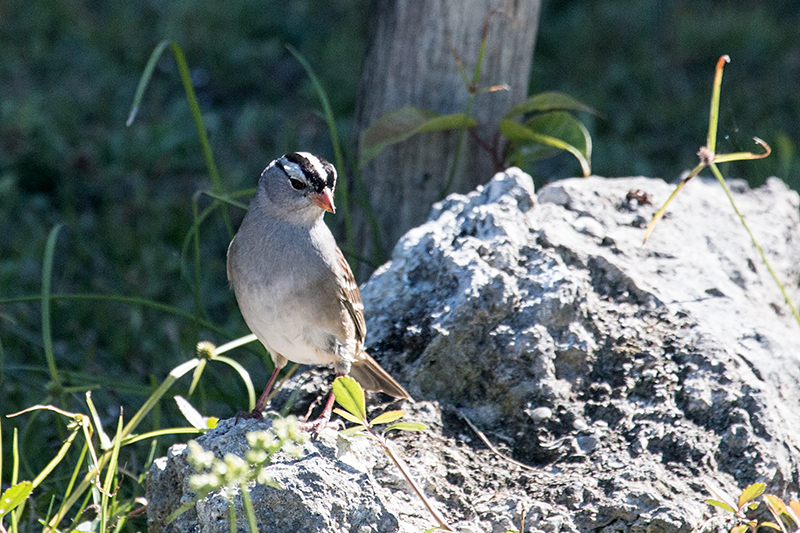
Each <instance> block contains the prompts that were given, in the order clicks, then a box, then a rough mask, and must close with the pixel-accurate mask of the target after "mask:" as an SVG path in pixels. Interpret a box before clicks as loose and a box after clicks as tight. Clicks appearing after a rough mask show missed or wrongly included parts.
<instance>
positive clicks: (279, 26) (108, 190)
mask: <svg viewBox="0 0 800 533" xmlns="http://www.w3.org/2000/svg"><path fill="white" fill-rule="evenodd" d="M544 4H545V5H544V10H543V12H542V24H541V27H540V31H539V40H538V44H537V50H536V55H535V62H534V69H533V77H532V84H531V87H530V93H535V92H542V91H549V90H559V91H562V92H565V93H567V94H569V95H571V96H573V97H575V98H577V99H579V100H581V101H583V102H585V103H586V104H588V105H591V106H592V107H594V108H595V109H597V110H598V111H599V112H600V113H602V114H604V115H605V117H606V119H598V118H595V117H591V116H584V117H582V118H583V119H585V121H586V122H587V124H588V125H589V129H590V131H591V133H592V136H593V141H594V161H593V170H594V172H595V173H597V174H600V175H610V176H615V175H631V174H645V175H655V176H662V177H665V178H667V179H670V178H674V177H677V176H678V175H679V174H680V173H681V172H682V171H683V170H686V169H691V168H693V167H694V166H695V165H696V163H697V159H696V155H695V153H696V151H697V148H698V139H702V138H703V136H704V134H705V128H706V120H707V107H708V87H709V86H710V82H711V79H712V76H713V66H714V64H715V63H716V60H717V58H718V57H719V56H720V55H722V54H723V53H727V54H730V56H731V59H732V62H731V64H730V65H728V66H727V67H726V73H725V80H724V87H723V93H722V94H723V97H722V102H721V109H720V129H719V143H718V150H719V151H720V152H732V151H742V150H751V149H753V146H752V140H751V136H752V135H757V136H759V137H762V138H763V139H765V140H766V141H767V142H768V143H769V144H770V145H771V146H772V148H773V150H774V153H773V155H772V156H771V157H769V158H767V159H765V160H761V161H751V162H747V163H746V164H741V166H740V165H738V164H735V163H731V164H725V165H721V167H722V168H721V169H722V171H723V172H725V173H727V174H729V175H732V176H735V177H744V178H747V179H748V180H749V181H750V182H751V183H753V184H758V183H760V182H762V181H763V180H764V179H765V178H766V177H767V176H769V175H772V174H776V175H778V176H780V177H782V178H783V179H785V180H786V181H787V182H788V183H789V184H790V185H791V186H793V187H794V188H796V189H798V188H800V159H798V157H797V156H796V151H797V149H798V143H800V120H798V117H800V100H798V99H797V94H796V93H797V86H796V80H797V79H800V56H798V52H797V51H798V50H800V33H799V32H797V31H796V28H798V27H800V4H797V3H796V2H794V1H793V0H792V1H789V0H776V1H775V2H771V3H770V4H769V6H768V7H764V6H763V5H759V4H753V3H747V2H742V1H724V2H712V1H711V0H698V1H695V2H687V1H680V2H671V3H666V2H659V1H657V0H640V1H630V2H613V1H611V0H600V1H598V2H592V3H590V4H586V3H584V2H577V1H565V0H562V1H545V2H544ZM366 16H367V10H366V9H365V3H364V2H356V1H355V0H340V1H338V2H324V1H322V0H308V1H298V2H290V3H289V2H277V1H275V2H266V3H265V2H255V1H249V2H248V1H246V2H236V3H233V4H214V3H195V2H180V3H158V4H148V5H146V6H144V7H142V6H138V5H137V6H134V5H133V4H125V3H119V2H112V3H102V2H101V3H99V4H98V3H90V2H80V1H76V2H66V1H59V0H44V1H42V2H36V3H33V4H32V3H30V2H23V1H22V0H5V1H4V2H2V3H0V46H1V47H2V50H3V53H2V54H0V80H1V81H2V82H1V83H0V230H2V238H0V300H9V299H12V298H19V297H30V298H28V299H27V300H25V301H14V302H13V303H6V304H0V342H1V343H2V344H0V406H2V410H1V411H0V415H6V414H8V413H11V412H14V411H18V410H21V409H24V408H26V407H29V406H31V405H34V404H37V403H42V402H45V401H47V402H51V403H53V404H54V405H56V406H58V407H60V408H63V409H66V410H69V411H76V412H77V411H81V412H84V411H85V409H86V405H85V398H84V393H83V391H85V390H86V389H93V401H94V404H95V405H96V406H98V410H99V417H100V419H101V420H102V422H103V424H104V425H105V427H106V429H107V430H108V431H109V432H111V428H113V427H114V426H115V425H116V424H117V416H118V412H119V406H124V408H125V413H126V414H127V416H130V415H131V414H132V413H134V412H135V411H136V410H137V409H138V408H139V407H140V406H141V405H142V404H143V403H144V402H145V401H146V399H147V398H148V397H150V395H151V394H152V393H153V390H154V388H155V386H156V384H158V383H161V382H163V380H164V379H165V377H166V376H167V375H168V373H169V372H170V370H171V369H173V368H175V367H176V366H177V365H179V364H181V363H182V362H184V361H186V360H189V359H191V358H192V357H193V356H194V347H195V345H196V343H197V341H198V340H203V339H209V340H212V341H213V342H215V343H217V344H222V343H224V342H226V341H228V340H230V339H232V338H235V337H237V336H239V335H243V334H245V333H247V330H246V328H245V326H244V324H243V322H242V320H241V317H240V315H239V312H238V309H237V308H236V304H235V301H234V298H233V296H232V293H231V292H230V291H229V289H228V287H227V282H226V279H225V262H224V257H225V248H226V246H227V243H228V231H227V229H226V227H225V223H224V222H223V220H222V217H220V216H219V215H218V213H215V214H212V216H210V217H209V218H208V219H207V220H205V221H204V223H203V224H202V226H201V234H200V237H201V238H200V247H199V254H198V256H199V260H200V261H199V264H200V277H199V284H196V278H195V271H194V265H193V263H192V260H193V256H194V252H193V250H192V246H189V247H188V253H187V254H184V244H185V242H186V239H187V235H189V233H190V231H191V229H192V224H193V198H194V197H195V194H196V192H197V191H198V190H210V189H211V186H212V184H211V181H210V179H209V177H208V172H207V170H206V162H205V160H204V157H203V152H202V151H201V149H200V143H199V141H198V137H197V132H196V131H195V128H194V123H193V119H192V115H191V112H190V109H189V106H188V105H187V103H186V98H185V95H184V91H183V87H182V85H181V82H180V79H179V76H178V72H177V68H176V64H175V61H174V59H173V58H172V56H171V55H170V54H165V55H164V56H163V58H162V59H161V60H160V61H159V62H158V63H157V65H156V68H155V70H154V74H153V79H152V80H151V82H150V85H149V86H148V89H147V92H146V94H145V97H144V100H143V103H142V106H141V109H140V111H139V114H138V116H137V119H136V121H135V122H134V123H133V125H132V126H131V127H125V120H126V118H127V114H128V111H129V109H130V105H131V103H132V101H133V96H134V92H135V90H136V86H137V83H138V81H139V77H140V76H141V73H142V71H143V69H144V66H145V63H146V61H147V59H148V57H149V55H150V53H151V52H152V50H153V49H154V47H155V46H156V45H157V44H158V43H159V42H160V41H162V40H163V39H172V40H174V41H175V42H177V43H178V44H179V45H180V46H181V48H182V49H183V50H184V52H185V55H186V59H187V62H188V64H189V66H190V68H191V69H192V75H193V79H194V80H195V91H196V92H197V96H198V100H199V105H200V109H201V111H202V112H203V119H204V122H205V125H206V128H207V129H208V133H209V139H210V145H211V148H212V150H213V153H214V158H215V161H216V164H217V166H218V168H219V173H220V179H221V183H222V187H223V189H224V191H225V192H227V193H232V192H234V191H238V190H242V189H248V188H251V187H253V186H254V185H255V180H256V178H257V176H258V174H259V173H260V172H261V170H262V169H263V168H264V166H265V165H266V164H267V163H268V162H269V161H270V160H272V159H274V158H275V157H276V156H277V155H279V154H282V153H284V152H287V151H290V150H295V149H303V150H309V151H313V152H318V153H320V154H322V155H324V156H325V157H327V158H329V159H331V160H333V159H334V148H333V146H332V144H331V140H330V129H329V128H330V124H329V121H330V117H331V116H332V117H333V122H334V123H335V125H336V127H337V128H338V130H339V133H340V142H341V143H342V145H343V147H344V149H345V151H347V149H348V142H349V139H350V131H349V127H350V121H351V117H352V113H353V108H354V99H355V92H356V87H357V83H358V75H359V70H360V65H361V60H362V58H363V55H364V46H365V43H364V36H365V33H366V25H367V22H366ZM490 38H491V36H490ZM287 44H289V45H291V46H293V47H294V48H296V49H297V50H298V51H299V52H300V53H301V54H302V56H303V57H305V58H306V59H307V60H308V62H309V64H310V65H311V67H312V68H313V70H314V72H315V73H316V76H317V77H318V78H319V83H320V85H321V86H322V87H323V88H324V89H325V90H326V91H327V96H328V99H329V104H330V113H329V114H328V116H327V118H326V116H325V115H324V114H323V113H322V111H321V108H320V104H319V100H318V97H317V96H318V95H317V92H315V89H314V86H313V84H312V82H311V81H310V80H309V77H308V75H307V74H306V71H305V70H304V68H303V66H302V65H301V64H300V63H299V62H298V61H297V60H296V59H295V58H294V57H293V56H292V55H291V53H290V52H289V51H288V50H287V48H286V45H287ZM739 128H741V131H739ZM345 159H347V158H346V157H345ZM529 170H532V171H533V172H534V173H535V174H536V175H537V176H536V178H537V183H539V184H540V183H542V182H544V181H546V180H547V179H549V178H551V177H566V176H570V175H575V174H577V173H578V172H579V168H578V167H577V163H575V162H574V161H573V160H571V159H570V158H569V156H566V157H557V158H554V159H552V160H550V161H547V162H544V163H541V164H538V165H537V166H535V167H533V168H532V169H529ZM238 200H240V201H246V200H247V198H246V197H239V198H238ZM198 202H199V204H198V208H199V211H200V212H202V211H203V209H205V208H206V207H208V206H210V205H211V203H212V200H210V199H209V198H208V197H200V198H199V200H198ZM230 213H231V218H232V220H233V225H234V226H235V225H236V224H238V220H239V218H240V217H241V215H242V213H241V211H240V210H239V209H236V208H233V207H231V208H230ZM59 224H61V225H62V226H61V229H60V231H59V232H58V233H57V235H55V237H53V239H51V240H50V241H49V246H48V236H49V235H51V231H52V230H53V228H54V227H56V226H57V225H59ZM46 252H52V253H51V257H52V273H51V276H49V279H50V290H51V293H52V294H53V295H70V294H71V295H75V294H83V295H84V296H83V297H81V298H80V299H74V298H55V299H53V300H52V302H51V304H50V309H49V310H47V309H45V311H46V312H45V313H44V316H47V317H49V319H48V320H49V335H43V331H44V329H43V312H42V306H41V304H40V300H38V299H37V298H38V296H39V295H41V293H42V279H43V266H44V264H45V257H47V255H48V253H46ZM92 294H99V295H104V299H92V298H90V297H89V296H86V295H92ZM196 294H197V295H199V298H196V296H195V295H196ZM109 295H124V296H125V297H127V298H128V299H125V300H121V299H116V298H113V297H110V296H109ZM23 299H24V298H23ZM198 299H199V301H200V302H201V307H202V312H199V313H196V300H198ZM50 341H52V345H50ZM254 346H255V345H254V344H253V345H250V348H251V349H250V350H246V349H242V348H240V349H237V350H236V351H234V352H232V353H231V354H229V355H231V356H232V357H234V358H236V359H237V360H239V361H240V362H241V363H242V364H243V365H244V367H245V368H247V369H248V370H249V371H250V372H251V374H252V376H253V381H254V382H255V384H256V386H257V387H258V386H259V384H263V383H264V382H265V380H266V371H267V368H266V365H265V364H264V363H263V362H262V360H261V358H262V357H264V355H265V354H264V352H263V350H260V349H257V348H254ZM47 353H52V359H51V363H50V364H49V365H48V359H47V357H46V354H47ZM53 365H54V366H55V370H54V369H53ZM54 375H57V376H58V379H57V380H56V379H53V376H54ZM211 376H212V374H211V373H208V374H207V375H205V376H204V377H203V379H201V380H200V383H199V385H198V388H197V390H196V391H195V393H194V395H193V396H192V398H191V400H192V402H193V403H194V404H195V405H196V406H197V407H199V408H200V410H201V411H202V412H203V414H213V415H217V416H230V415H232V414H233V413H235V412H236V411H237V410H239V409H241V408H243V407H244V405H245V404H246V401H247V400H246V398H247V395H248V392H247V389H246V387H245V386H244V385H243V383H242V380H241V378H240V376H239V374H238V373H237V372H236V371H235V370H234V369H232V368H229V367H227V366H226V365H218V366H215V367H214V371H213V379H212V377H211ZM184 381H185V383H184ZM184 381H181V382H178V383H177V384H176V389H174V390H171V391H170V392H171V393H177V394H182V395H184V396H186V395H187V393H188V388H189V381H188V380H187V379H185V378H184ZM180 420H181V417H180V415H179V413H178V410H177V408H176V407H175V406H174V405H172V403H171V402H162V403H161V404H159V405H157V406H155V408H154V410H153V411H152V412H151V414H150V415H149V416H148V417H147V418H146V419H145V420H144V421H143V422H142V423H141V427H140V431H149V430H156V429H159V428H161V427H167V426H170V425H174V424H177V423H178V422H179V421H180ZM15 428H16V429H18V430H19V439H20V441H19V446H20V449H21V450H22V455H23V457H22V462H21V464H20V476H21V477H20V479H33V477H34V476H35V475H36V473H38V472H39V471H41V469H42V468H43V467H44V466H45V465H46V464H47V462H48V461H49V460H50V459H51V458H52V457H53V455H54V453H55V452H56V451H57V450H58V448H59V447H60V446H61V442H62V440H63V439H64V438H66V436H67V435H68V434H69V429H68V427H67V425H66V424H65V422H64V420H63V419H61V418H60V417H57V416H53V415H52V414H50V413H38V414H28V415H24V416H22V417H19V418H15V419H13V420H7V419H4V420H3V424H2V437H3V440H2V442H3V443H4V446H3V453H4V455H3V461H2V468H3V472H2V479H3V481H4V482H7V480H8V479H10V477H9V473H10V471H11V466H12V464H13V460H12V457H11V455H10V450H11V444H10V443H11V442H12V441H13V437H12V435H13V431H14V429H15ZM177 438H179V437H173V438H172V439H173V440H175V439H177ZM180 438H181V440H185V439H183V438H182V437H180ZM169 443H170V438H164V439H162V440H161V441H160V443H159V449H158V451H157V452H155V451H153V452H152V453H159V454H160V453H162V452H163V449H164V447H165V446H166V445H168V444H169ZM150 454H151V450H150V449H149V448H148V447H147V446H142V447H137V446H126V447H123V448H122V449H121V450H120V458H119V461H120V464H125V465H127V468H129V469H131V470H132V471H134V472H135V474H139V473H141V471H136V469H137V468H141V467H142V465H144V464H145V463H146V462H147V457H148V456H149V455H150ZM79 455H80V450H69V451H68V457H67V458H66V459H65V461H64V463H65V464H70V465H74V464H76V461H77V460H78V457H79ZM70 475H71V470H70V469H66V470H65V471H60V470H58V469H57V470H56V471H55V472H54V473H53V474H52V475H51V477H50V478H48V480H47V481H46V483H45V485H44V486H43V487H41V488H39V489H37V490H38V491H40V492H39V499H38V500H37V502H36V505H37V509H38V511H39V512H40V513H41V514H42V515H46V512H47V506H48V505H49V500H47V498H46V497H45V495H47V494H48V493H47V490H50V489H51V488H53V487H57V488H58V489H59V490H60V489H62V488H63V485H64V484H65V483H66V482H67V481H68V479H69V476H70ZM48 483H49V484H51V485H50V486H47V484H48ZM122 490H123V492H125V491H128V492H130V493H133V492H136V491H140V490H141V488H140V487H139V486H138V485H136V484H135V483H134V484H127V485H125V486H124V488H123V489H122ZM139 527H140V528H141V524H139Z"/></svg>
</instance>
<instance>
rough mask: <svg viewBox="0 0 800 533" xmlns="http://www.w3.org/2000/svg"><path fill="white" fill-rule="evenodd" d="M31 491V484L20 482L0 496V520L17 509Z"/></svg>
mask: <svg viewBox="0 0 800 533" xmlns="http://www.w3.org/2000/svg"><path fill="white" fill-rule="evenodd" d="M31 491H33V483H31V482H30V481H21V482H19V483H17V484H16V485H14V486H13V487H10V488H8V489H6V491H5V492H3V495H2V496H0V518H2V517H3V516H4V515H7V514H8V513H10V512H11V511H13V510H14V509H16V508H17V507H19V506H20V505H21V504H22V502H24V501H25V499H26V498H27V497H28V496H30V494H31Z"/></svg>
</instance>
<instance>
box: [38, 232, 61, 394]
mask: <svg viewBox="0 0 800 533" xmlns="http://www.w3.org/2000/svg"><path fill="white" fill-rule="evenodd" d="M60 229H61V224H58V225H57V226H56V227H54V228H53V229H52V230H50V234H49V235H48V236H47V243H46V244H45V247H44V266H43V268H42V294H41V300H42V343H43V345H44V356H45V359H47V368H48V369H49V370H50V379H52V380H53V383H54V384H55V385H56V386H57V388H60V387H61V378H60V376H59V375H58V367H56V359H55V355H54V353H53V333H52V329H51V324H50V301H51V290H50V289H51V285H50V283H51V280H52V275H53V256H54V255H55V248H56V238H57V237H58V232H59V230H60Z"/></svg>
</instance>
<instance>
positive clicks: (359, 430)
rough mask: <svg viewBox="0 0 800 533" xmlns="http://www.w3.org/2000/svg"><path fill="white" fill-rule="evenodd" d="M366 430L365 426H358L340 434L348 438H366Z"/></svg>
mask: <svg viewBox="0 0 800 533" xmlns="http://www.w3.org/2000/svg"><path fill="white" fill-rule="evenodd" d="M365 429H367V428H366V427H365V426H363V425H358V426H353V427H351V428H347V429H345V430H342V431H340V432H339V433H341V434H342V435H345V436H348V437H355V436H359V437H366V436H367V435H368V433H364V430H365Z"/></svg>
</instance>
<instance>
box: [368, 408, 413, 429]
mask: <svg viewBox="0 0 800 533" xmlns="http://www.w3.org/2000/svg"><path fill="white" fill-rule="evenodd" d="M404 416H405V413H404V412H403V411H386V412H385V413H383V414H382V415H378V416H376V417H375V418H373V419H372V420H371V421H370V424H372V425H373V426H376V425H378V424H388V423H389V422H394V421H395V420H398V419H400V418H403V417H404Z"/></svg>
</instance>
